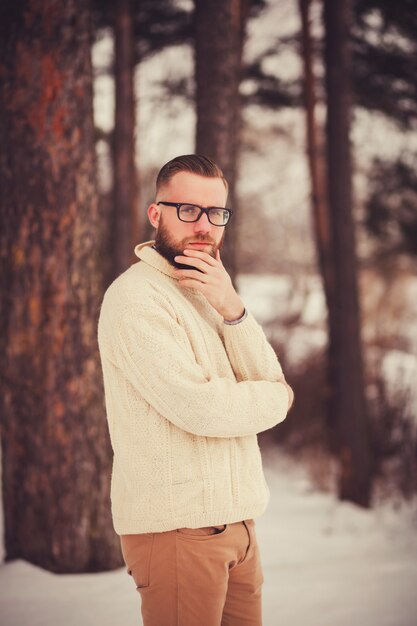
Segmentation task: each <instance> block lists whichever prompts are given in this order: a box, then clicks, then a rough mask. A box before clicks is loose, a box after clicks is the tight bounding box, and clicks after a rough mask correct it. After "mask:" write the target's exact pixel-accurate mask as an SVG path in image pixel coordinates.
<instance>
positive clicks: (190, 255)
mask: <svg viewBox="0 0 417 626" xmlns="http://www.w3.org/2000/svg"><path fill="white" fill-rule="evenodd" d="M175 259H176V260H177V261H181V262H182V263H185V264H187V263H189V264H190V265H193V266H195V267H196V268H198V269H199V270H200V271H197V270H196V269H191V270H184V269H181V270H176V272H175V275H176V277H177V278H178V281H179V284H180V286H183V287H194V288H195V289H198V290H199V291H201V293H202V294H203V295H204V296H205V297H206V298H207V300H208V301H209V303H210V304H211V305H212V306H213V308H215V309H216V311H217V312H218V313H219V314H220V315H221V316H222V317H223V319H224V320H228V321H232V322H233V321H236V320H238V319H239V318H240V317H241V316H242V314H243V312H244V309H245V307H244V304H243V301H242V299H241V298H240V296H239V294H238V293H237V292H236V290H235V288H234V286H233V284H232V281H231V279H230V276H229V274H228V273H227V271H226V269H225V267H224V265H223V263H222V260H221V257H220V250H217V251H216V258H215V259H214V258H212V257H211V256H210V255H209V254H208V253H207V252H202V251H201V250H188V249H185V250H184V254H183V255H178V256H176V257H175ZM223 328H224V345H225V348H226V351H227V354H228V356H229V360H230V363H231V365H232V368H233V371H234V372H235V375H236V378H237V380H238V381H245V380H246V381H249V380H254V381H258V380H266V381H282V382H284V384H285V385H286V387H287V388H288V395H289V400H290V403H289V405H290V406H291V404H292V402H293V398H294V393H293V391H292V389H291V388H290V386H289V385H288V383H286V382H285V379H284V375H283V372H282V368H281V365H280V363H279V361H278V359H277V356H276V354H275V352H274V350H273V348H272V346H271V345H270V344H269V342H268V340H267V338H266V337H265V334H264V332H263V330H262V327H261V326H260V325H259V324H258V323H257V322H256V320H255V318H254V317H253V315H251V314H249V313H248V315H247V316H246V318H245V319H244V320H242V321H240V322H239V323H238V324H233V323H232V324H227V323H225V324H223Z"/></svg>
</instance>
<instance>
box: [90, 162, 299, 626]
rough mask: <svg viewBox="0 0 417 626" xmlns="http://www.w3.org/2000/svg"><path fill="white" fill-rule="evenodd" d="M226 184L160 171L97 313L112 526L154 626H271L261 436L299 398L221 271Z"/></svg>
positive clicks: (198, 168)
mask: <svg viewBox="0 0 417 626" xmlns="http://www.w3.org/2000/svg"><path fill="white" fill-rule="evenodd" d="M227 188H228V187H227V182H226V181H225V179H224V177H223V174H222V172H221V170H220V169H219V168H218V166H217V165H216V164H215V163H214V162H213V161H212V160H211V159H209V158H207V157H205V156H202V155H183V156H179V157H176V158H175V159H172V160H171V161H169V162H168V163H167V164H166V165H164V167H163V168H162V169H161V171H160V172H159V174H158V177H157V183H156V198H155V202H152V204H151V205H150V206H149V207H148V217H149V220H150V222H151V224H152V225H153V226H154V227H155V229H156V237H155V240H151V241H147V242H144V243H141V244H138V245H137V246H136V247H135V253H136V255H137V256H138V257H139V259H140V260H139V262H137V263H134V264H133V265H131V266H130V267H129V268H128V269H127V270H126V271H125V272H123V273H122V274H121V275H120V276H119V277H118V278H117V279H116V280H115V281H113V283H112V284H111V285H110V286H109V287H108V289H107V291H106V293H105V295H104V298H103V302H102V306H101V312H100V319H99V324H98V341H99V348H100V356H101V362H102V368H103V378H104V387H105V399H106V411H107V419H108V424H109V432H110V437H111V443H112V447H113V452H114V459H113V471H112V479H111V502H112V516H113V524H114V528H115V531H116V533H117V534H119V535H120V541H121V549H122V553H123V557H124V560H125V563H126V566H127V572H128V573H129V574H130V575H131V576H132V578H133V579H134V581H135V584H136V588H137V589H138V591H139V592H140V595H141V611H142V617H143V623H144V626H171V625H172V626H174V624H175V625H178V626H197V625H198V626H220V624H221V625H222V626H226V625H227V626H260V624H261V622H262V619H261V587H262V583H263V581H264V578H263V573H262V566H261V561H260V554H259V547H258V544H257V540H256V534H255V522H254V519H253V518H255V517H257V516H259V515H261V514H262V513H263V512H264V511H265V509H266V506H267V503H268V500H269V497H270V493H269V488H268V485H267V483H266V481H265V478H264V475H263V470H262V459H261V455H260V450H259V446H258V442H257V433H258V432H262V431H264V430H267V429H269V428H272V427H273V426H275V425H276V424H278V423H280V422H282V421H283V420H284V419H285V417H286V415H287V412H288V409H289V408H290V406H291V404H292V402H293V397H294V394H293V392H292V390H291V388H290V386H289V385H288V384H287V383H286V381H285V378H284V376H283V373H282V368H281V365H280V363H279V361H278V359H277V357H276V355H275V352H274V350H273V349H272V347H271V345H270V344H269V343H268V341H267V339H266V337H265V334H264V332H263V330H262V328H261V326H260V325H259V324H258V323H257V322H256V320H255V319H254V317H253V316H252V314H251V313H250V312H249V311H247V310H246V308H245V306H244V303H243V301H242V300H241V298H240V296H239V295H238V294H237V293H236V291H235V289H234V288H233V285H232V282H231V280H230V277H229V275H228V274H227V272H226V270H225V268H224V266H223V264H222V261H221V257H220V248H221V245H222V243H223V239H224V236H225V232H226V228H227V226H228V225H229V221H230V217H231V214H232V211H231V210H230V209H229V208H226V200H227Z"/></svg>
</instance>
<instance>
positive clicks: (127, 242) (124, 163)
mask: <svg viewBox="0 0 417 626" xmlns="http://www.w3.org/2000/svg"><path fill="white" fill-rule="evenodd" d="M114 12H115V21H114V24H115V27H114V33H115V90H116V93H115V96H116V97H115V100H116V111H115V126H114V208H113V229H112V233H111V237H112V244H111V251H112V254H113V255H114V268H113V269H114V272H113V277H112V278H115V277H116V276H118V275H119V274H120V273H121V272H123V271H124V270H125V269H127V268H128V267H129V265H131V264H132V263H133V262H134V261H135V260H137V258H136V257H135V254H134V251H133V249H134V246H135V244H136V243H138V241H139V240H140V235H139V232H138V229H139V220H138V213H137V211H138V207H137V198H138V185H137V175H136V167H135V97H134V75H133V70H134V43H133V5H132V0H118V2H116V3H115V4H114Z"/></svg>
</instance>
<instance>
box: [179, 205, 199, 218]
mask: <svg viewBox="0 0 417 626" xmlns="http://www.w3.org/2000/svg"><path fill="white" fill-rule="evenodd" d="M181 211H182V213H187V214H189V215H190V214H193V213H196V212H197V211H198V209H197V207H195V206H192V205H188V204H184V205H183V206H182V207H181Z"/></svg>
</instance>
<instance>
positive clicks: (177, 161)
mask: <svg viewBox="0 0 417 626" xmlns="http://www.w3.org/2000/svg"><path fill="white" fill-rule="evenodd" d="M178 172H191V174H198V175H199V176H205V177H206V178H221V179H222V181H223V184H224V186H225V188H226V191H228V188H229V185H228V183H227V180H226V179H225V177H224V175H223V172H222V171H221V169H220V167H219V166H218V165H217V163H215V162H214V161H213V160H212V159H210V158H209V157H207V156H204V155H203V154H182V155H181V156H177V157H175V158H174V159H171V161H168V163H165V165H163V166H162V167H161V169H160V170H159V174H158V176H157V177H156V193H158V191H159V190H160V188H161V187H163V186H164V185H166V184H167V183H168V182H169V181H170V180H171V178H173V176H175V174H178Z"/></svg>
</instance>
